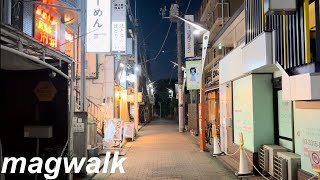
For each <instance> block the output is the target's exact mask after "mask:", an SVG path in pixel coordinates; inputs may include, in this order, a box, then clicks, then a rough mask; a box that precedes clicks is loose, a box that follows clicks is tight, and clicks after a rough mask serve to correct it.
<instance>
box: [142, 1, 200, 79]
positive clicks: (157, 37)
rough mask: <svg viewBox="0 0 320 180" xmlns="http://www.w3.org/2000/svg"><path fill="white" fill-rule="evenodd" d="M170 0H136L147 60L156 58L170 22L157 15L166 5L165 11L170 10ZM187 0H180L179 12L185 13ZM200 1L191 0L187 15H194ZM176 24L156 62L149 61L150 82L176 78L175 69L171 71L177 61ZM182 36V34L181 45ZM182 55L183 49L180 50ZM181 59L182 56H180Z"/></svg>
mask: <svg viewBox="0 0 320 180" xmlns="http://www.w3.org/2000/svg"><path fill="white" fill-rule="evenodd" d="M171 2H172V1H171V0H137V18H138V21H139V25H140V26H141V28H142V31H143V32H142V33H143V34H142V35H143V37H144V39H145V42H146V49H147V53H148V56H149V57H148V58H150V59H152V58H154V57H156V55H157V53H158V52H159V50H160V48H161V45H162V42H163V40H164V39H165V36H166V34H167V31H168V28H169V25H170V20H169V19H162V16H161V15H160V14H159V12H160V8H161V7H164V5H166V7H167V11H169V10H170V5H171ZM188 3H189V0H182V7H180V11H181V12H182V13H185V10H186V8H187V5H188ZM200 4H201V0H191V4H190V6H189V9H188V12H187V14H193V15H195V14H196V12H197V11H198V10H199V7H200ZM176 27H177V26H176V23H173V24H172V26H171V30H170V33H169V36H168V38H167V41H166V43H165V45H164V47H163V49H162V51H163V52H161V53H160V55H159V56H158V58H157V59H156V60H153V61H151V71H152V72H151V73H152V74H151V76H152V80H159V79H169V78H174V79H176V78H177V68H174V69H173V64H172V63H171V62H170V60H171V61H173V62H176V61H177V60H176V59H177V58H176V57H177V35H176ZM183 27H184V24H183V25H182V33H184V28H183ZM183 37H184V35H183V34H182V43H183V42H184V39H183ZM182 52H183V53H184V49H182ZM182 57H183V56H182ZM183 61H184V59H183Z"/></svg>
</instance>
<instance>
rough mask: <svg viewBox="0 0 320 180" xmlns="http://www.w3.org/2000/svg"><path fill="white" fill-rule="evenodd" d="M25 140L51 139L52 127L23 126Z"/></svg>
mask: <svg viewBox="0 0 320 180" xmlns="http://www.w3.org/2000/svg"><path fill="white" fill-rule="evenodd" d="M24 137H25V138H52V126H24Z"/></svg>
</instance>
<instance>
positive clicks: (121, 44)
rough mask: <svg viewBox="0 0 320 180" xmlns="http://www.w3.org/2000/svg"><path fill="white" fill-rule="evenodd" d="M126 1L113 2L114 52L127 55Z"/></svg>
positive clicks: (113, 0)
mask: <svg viewBox="0 0 320 180" xmlns="http://www.w3.org/2000/svg"><path fill="white" fill-rule="evenodd" d="M126 6H127V5H126V0H112V11H111V12H112V15H111V16H112V27H111V29H112V52H114V53H119V54H125V53H126V48H127V31H126V30H127V8H126Z"/></svg>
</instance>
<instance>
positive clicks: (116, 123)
mask: <svg viewBox="0 0 320 180" xmlns="http://www.w3.org/2000/svg"><path fill="white" fill-rule="evenodd" d="M122 123H123V121H122V120H121V119H108V120H107V123H106V125H105V128H104V129H105V130H104V138H103V149H119V148H121V142H122V125H123V124H122Z"/></svg>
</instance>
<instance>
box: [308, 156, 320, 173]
mask: <svg viewBox="0 0 320 180" xmlns="http://www.w3.org/2000/svg"><path fill="white" fill-rule="evenodd" d="M309 158H310V162H311V166H312V169H313V170H314V171H316V172H319V173H320V151H309Z"/></svg>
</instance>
